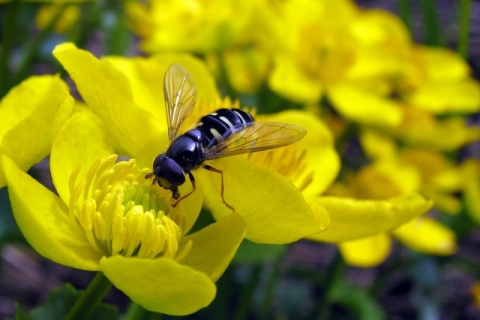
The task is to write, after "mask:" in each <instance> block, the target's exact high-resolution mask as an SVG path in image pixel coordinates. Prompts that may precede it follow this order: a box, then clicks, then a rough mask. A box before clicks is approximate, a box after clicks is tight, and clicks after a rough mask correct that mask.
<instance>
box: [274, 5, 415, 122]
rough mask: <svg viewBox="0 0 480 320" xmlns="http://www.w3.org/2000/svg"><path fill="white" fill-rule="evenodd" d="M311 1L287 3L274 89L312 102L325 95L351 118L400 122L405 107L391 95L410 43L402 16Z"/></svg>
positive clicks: (305, 101)
mask: <svg viewBox="0 0 480 320" xmlns="http://www.w3.org/2000/svg"><path fill="white" fill-rule="evenodd" d="M307 3H308V4H306V3H305V2H302V1H288V2H285V5H284V8H283V10H284V15H285V16H284V17H283V18H284V20H285V21H284V25H285V27H284V28H285V30H284V34H285V35H284V38H285V39H284V40H283V43H284V45H283V46H282V47H280V49H278V50H276V53H275V56H274V68H273V70H272V72H271V74H270V77H269V85H270V87H271V88H272V90H274V91H275V92H277V93H279V94H280V95H283V96H285V97H287V98H289V99H291V100H294V101H298V102H303V103H310V104H312V103H318V102H319V101H320V100H321V99H322V98H323V97H327V98H328V99H329V101H330V102H331V103H332V105H333V107H334V108H335V109H336V110H337V111H338V112H339V113H340V114H341V115H342V116H344V117H346V118H348V119H351V120H354V121H358V122H361V123H367V124H375V125H381V126H396V125H398V123H399V122H400V121H401V106H400V104H399V103H398V102H396V101H394V100H392V99H390V94H391V93H392V90H393V89H394V83H395V79H396V78H398V77H400V76H401V75H402V73H403V68H404V65H405V64H406V62H407V58H408V52H409V46H410V40H409V38H408V32H407V31H406V29H405V28H404V27H403V25H402V24H401V22H400V21H399V19H397V18H395V17H394V16H393V15H390V14H388V13H386V12H383V11H377V10H365V11H360V10H359V9H358V8H357V7H356V6H355V5H354V4H353V3H352V2H351V1H345V0H344V1H334V2H327V1H307Z"/></svg>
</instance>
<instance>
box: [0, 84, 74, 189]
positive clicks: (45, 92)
mask: <svg viewBox="0 0 480 320" xmlns="http://www.w3.org/2000/svg"><path fill="white" fill-rule="evenodd" d="M72 106H73V98H72V97H71V96H70V95H69V93H68V91H67V87H66V85H65V83H64V82H63V81H62V80H61V79H60V78H59V77H58V76H39V77H31V78H29V79H27V80H25V81H24V82H22V83H21V84H20V85H18V86H16V87H15V88H13V89H12V90H11V91H10V92H9V93H8V94H7V95H6V96H5V97H4V98H3V100H2V101H1V102H0V118H1V119H2V120H1V121H2V124H1V126H0V153H2V154H5V155H8V156H9V157H10V158H12V159H13V160H14V161H15V163H16V164H17V165H18V166H19V167H20V168H21V169H22V170H24V171H27V170H28V169H29V168H30V167H31V166H32V165H34V164H35V163H37V162H39V161H40V160H42V159H43V158H44V157H46V156H47V155H48V154H49V153H50V148H51V146H52V142H53V140H54V139H55V138H56V136H57V135H58V132H59V131H60V129H61V128H62V126H63V124H64V123H65V121H66V120H67V119H68V117H70V115H71V112H72ZM4 185H5V179H4V175H3V172H2V170H0V187H2V186H4Z"/></svg>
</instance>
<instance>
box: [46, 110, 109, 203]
mask: <svg viewBox="0 0 480 320" xmlns="http://www.w3.org/2000/svg"><path fill="white" fill-rule="evenodd" d="M113 153H114V149H113V144H112V142H111V141H110V140H109V137H108V135H107V132H106V131H105V129H104V126H103V124H102V122H101V121H100V119H99V118H98V117H97V116H95V115H94V114H93V113H92V112H91V111H89V110H88V109H83V110H81V111H79V112H77V113H75V114H74V115H73V116H72V117H71V118H70V119H69V120H68V122H67V123H66V124H65V126H64V127H63V129H62V131H61V132H60V134H59V135H58V138H57V140H55V142H54V143H53V146H52V154H51V156H50V170H51V173H52V179H53V183H54V185H55V188H56V190H57V192H58V194H59V195H60V198H62V199H63V201H64V202H65V203H66V204H68V203H69V199H70V190H69V186H68V183H69V180H70V176H71V175H72V173H73V172H74V169H76V168H77V166H79V165H80V166H81V167H80V173H79V178H82V177H83V176H84V175H85V173H86V172H87V170H88V169H89V168H90V166H91V165H92V164H93V162H94V161H95V160H96V159H98V158H104V157H106V156H108V155H110V154H113Z"/></svg>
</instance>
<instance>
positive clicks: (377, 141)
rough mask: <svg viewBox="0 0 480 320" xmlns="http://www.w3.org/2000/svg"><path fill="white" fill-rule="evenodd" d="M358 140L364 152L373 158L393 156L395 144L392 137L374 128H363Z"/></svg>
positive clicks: (395, 154) (395, 148) (395, 149)
mask: <svg viewBox="0 0 480 320" xmlns="http://www.w3.org/2000/svg"><path fill="white" fill-rule="evenodd" d="M360 142H361V144H362V148H363V150H364V152H365V153H366V154H367V155H368V156H369V157H370V158H373V159H378V158H383V159H385V158H395V157H396V156H397V146H396V144H395V142H394V140H393V139H392V137H390V136H388V135H385V134H381V133H379V132H377V131H374V130H368V129H366V130H363V131H362V133H361V136H360Z"/></svg>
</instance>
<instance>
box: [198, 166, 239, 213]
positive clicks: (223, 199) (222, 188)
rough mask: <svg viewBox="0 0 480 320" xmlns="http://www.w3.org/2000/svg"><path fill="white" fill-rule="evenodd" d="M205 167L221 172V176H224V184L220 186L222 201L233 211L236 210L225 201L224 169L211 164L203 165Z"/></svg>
mask: <svg viewBox="0 0 480 320" xmlns="http://www.w3.org/2000/svg"><path fill="white" fill-rule="evenodd" d="M203 167H204V168H205V169H207V170H208V171H212V172H216V173H219V174H220V176H221V177H222V185H221V187H220V195H221V196H222V201H223V203H224V204H225V205H226V206H227V207H228V208H230V209H231V210H232V211H235V209H234V208H233V207H232V206H231V205H229V204H228V203H227V202H226V201H225V197H224V196H223V191H224V184H223V171H222V170H219V169H217V168H214V167H212V166H209V165H208V164H206V165H204V166H203Z"/></svg>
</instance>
